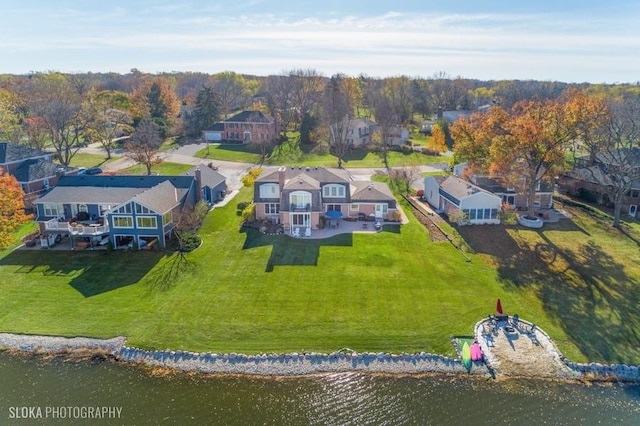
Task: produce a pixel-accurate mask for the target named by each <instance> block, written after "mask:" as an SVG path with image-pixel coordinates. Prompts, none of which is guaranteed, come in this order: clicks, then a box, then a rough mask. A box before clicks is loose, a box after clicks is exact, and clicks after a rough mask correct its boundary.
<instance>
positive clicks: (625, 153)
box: [558, 148, 640, 217]
mask: <svg viewBox="0 0 640 426" xmlns="http://www.w3.org/2000/svg"><path fill="white" fill-rule="evenodd" d="M612 157H615V158H612ZM620 160H624V161H625V163H628V164H627V168H628V167H633V164H637V167H638V168H639V169H640V149H639V148H633V149H631V150H620V151H619V152H615V153H614V155H613V156H611V155H609V156H608V155H605V154H597V155H595V156H594V157H590V156H583V157H579V158H577V159H576V165H575V168H574V169H573V170H570V171H568V172H566V173H564V174H563V175H562V176H560V178H559V181H558V185H559V188H560V190H562V191H564V192H566V193H568V194H571V195H573V196H578V197H581V198H584V199H587V200H588V201H594V202H597V203H598V204H601V205H605V206H612V205H613V200H612V199H611V189H612V188H615V187H616V185H615V182H614V181H613V179H615V178H616V167H618V165H617V162H618V161H620ZM636 175H640V173H636ZM638 206H640V179H637V178H636V179H632V180H631V181H630V182H629V190H628V191H626V192H625V194H624V197H623V198H622V211H623V212H625V214H627V215H628V216H629V217H637V216H638V213H639V212H638Z"/></svg>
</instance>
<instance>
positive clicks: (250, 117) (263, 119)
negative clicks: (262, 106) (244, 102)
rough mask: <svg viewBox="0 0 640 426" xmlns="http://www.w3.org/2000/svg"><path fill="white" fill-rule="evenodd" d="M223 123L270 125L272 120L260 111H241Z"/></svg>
mask: <svg viewBox="0 0 640 426" xmlns="http://www.w3.org/2000/svg"><path fill="white" fill-rule="evenodd" d="M224 121H225V122H226V123H271V122H272V121H273V120H272V119H271V118H269V117H267V116H266V115H264V114H263V113H262V112H261V111H242V112H241V113H239V114H236V115H234V116H233V117H231V118H229V119H227V120H224Z"/></svg>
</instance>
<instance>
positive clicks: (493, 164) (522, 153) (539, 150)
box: [451, 92, 596, 217]
mask: <svg viewBox="0 0 640 426" xmlns="http://www.w3.org/2000/svg"><path fill="white" fill-rule="evenodd" d="M591 107H593V108H596V105H595V104H594V105H590V104H588V103H586V102H585V99H584V98H583V97H580V96H578V93H577V92H568V93H566V94H565V95H564V96H562V97H561V98H559V99H558V100H547V101H533V100H527V101H520V102H517V103H516V104H515V105H514V106H513V107H512V108H511V109H510V110H505V109H503V108H502V107H500V106H494V107H491V108H490V109H489V110H488V111H486V112H484V113H475V114H473V115H472V116H471V118H470V120H459V121H457V122H456V123H455V124H454V125H453V126H452V127H451V133H452V136H453V139H454V141H455V145H454V150H455V155H456V161H458V162H460V161H467V163H468V164H469V166H470V167H471V168H473V169H481V170H487V171H488V172H489V175H490V176H491V177H494V178H498V179H500V180H502V181H504V183H505V184H506V185H507V186H511V187H515V188H516V189H517V191H518V192H519V193H522V194H524V195H525V196H526V198H527V206H528V212H527V216H529V217H533V216H535V211H534V201H535V194H536V189H537V188H539V186H540V184H541V183H542V182H544V181H547V182H552V180H553V178H554V177H555V176H556V175H557V174H558V173H560V172H561V171H562V169H563V166H564V160H565V152H566V149H567V147H568V146H570V144H571V143H573V142H574V141H575V140H576V138H578V136H579V134H580V132H584V131H585V128H584V126H585V125H588V123H589V117H590V116H591V114H593V110H592V109H591Z"/></svg>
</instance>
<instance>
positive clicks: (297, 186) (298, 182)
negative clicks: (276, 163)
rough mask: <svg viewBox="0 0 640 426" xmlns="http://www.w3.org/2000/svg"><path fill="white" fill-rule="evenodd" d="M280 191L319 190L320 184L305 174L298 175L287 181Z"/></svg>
mask: <svg viewBox="0 0 640 426" xmlns="http://www.w3.org/2000/svg"><path fill="white" fill-rule="evenodd" d="M282 189H283V190H290V191H297V190H301V189H304V190H319V189H320V182H318V181H317V180H315V179H314V178H312V177H311V176H309V175H307V174H305V173H300V174H299V175H297V176H294V177H293V178H291V179H289V180H287V181H286V183H285V184H284V187H283V188H282Z"/></svg>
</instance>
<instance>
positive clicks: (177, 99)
mask: <svg viewBox="0 0 640 426" xmlns="http://www.w3.org/2000/svg"><path fill="white" fill-rule="evenodd" d="M574 86H579V87H583V86H584V85H570V84H566V83H560V82H537V81H494V82H483V81H478V80H471V79H464V78H461V77H457V78H453V77H450V76H448V75H447V74H445V73H439V74H437V75H434V76H432V77H430V78H417V77H416V78H413V77H408V76H397V77H389V78H383V79H379V78H371V77H368V76H366V75H359V76H355V77H354V76H347V75H344V74H336V75H333V76H331V77H325V76H322V75H321V74H320V73H319V72H317V71H316V70H313V69H294V70H290V71H284V72H282V73H281V74H279V75H270V76H266V77H261V76H247V75H241V74H238V73H235V72H232V71H227V72H221V73H217V74H211V75H210V74H206V73H192V72H184V73H162V74H147V73H143V72H141V71H139V70H137V69H132V70H131V71H130V72H129V73H127V74H117V73H84V74H63V73H59V72H38V73H32V74H28V75H1V76H0V139H2V140H8V141H11V142H14V143H19V144H25V145H29V146H31V147H34V148H42V147H44V146H45V145H47V146H51V147H53V148H54V149H55V151H56V153H57V155H58V157H59V160H60V162H61V163H63V164H65V165H68V164H69V162H70V160H71V158H72V157H73V155H75V153H76V152H77V150H78V149H79V148H80V147H81V146H83V145H84V144H85V143H87V142H100V143H101V144H102V145H103V147H104V148H105V150H106V152H107V156H108V157H110V155H111V151H112V150H113V148H114V144H115V143H117V140H118V138H120V137H123V136H130V135H134V132H135V131H136V130H138V129H141V128H142V129H143V130H144V133H147V134H143V135H138V136H140V137H138V139H145V140H149V139H150V140H153V141H154V143H158V141H162V140H163V139H164V138H166V137H170V136H171V137H183V138H198V137H199V135H200V134H201V132H202V130H203V129H205V128H207V127H209V126H211V125H212V124H214V123H215V122H217V121H219V120H220V119H222V118H225V117H227V116H229V115H230V114H231V113H232V112H233V111H237V110H241V109H256V110H261V111H263V112H265V113H267V114H269V115H271V116H273V117H274V118H275V119H277V120H278V123H279V124H280V126H279V127H280V129H281V131H282V134H281V135H280V140H279V141H282V140H284V139H286V134H287V133H286V132H287V131H290V130H292V131H297V132H300V141H301V143H303V144H307V145H313V144H315V143H317V142H318V141H321V140H324V141H329V142H330V145H331V147H332V150H333V151H334V153H335V154H336V156H337V157H338V158H339V159H340V158H341V157H342V156H343V155H344V154H343V152H344V151H345V150H347V149H348V146H347V144H346V141H345V137H344V132H343V131H341V130H342V129H332V128H331V127H330V126H331V125H332V124H333V125H335V124H337V123H343V122H344V119H345V118H346V117H350V118H352V117H359V116H361V117H362V116H364V117H369V118H371V117H374V118H375V120H376V122H377V123H378V124H379V125H380V129H381V130H380V132H381V133H382V134H381V135H379V136H378V139H380V140H382V141H383V140H385V139H387V138H388V134H389V132H390V131H391V129H393V128H394V127H395V126H398V125H406V124H408V123H411V122H412V120H413V119H414V116H415V114H416V113H417V114H421V115H422V116H424V117H429V116H430V115H431V114H433V113H436V112H437V111H438V110H456V109H467V110H472V109H474V108H476V107H477V106H479V105H483V104H487V103H494V104H500V105H502V106H505V107H509V106H511V105H514V104H515V103H517V102H518V101H521V100H523V99H533V98H536V99H542V100H543V99H556V98H557V97H559V96H560V95H561V94H562V93H563V92H564V91H565V90H566V89H567V88H569V87H574ZM141 126H142V127H141ZM149 132H151V135H149V134H148V133H149ZM150 136H152V137H150ZM114 140H115V141H114ZM279 141H265V142H264V143H265V144H266V145H269V144H277V143H278V142H279ZM379 145H380V146H381V147H382V149H385V146H386V145H385V144H384V143H381V144H379ZM263 148H264V149H265V151H268V150H269V149H270V148H271V146H266V147H263ZM383 157H384V155H383ZM384 158H385V162H386V157H384Z"/></svg>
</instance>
